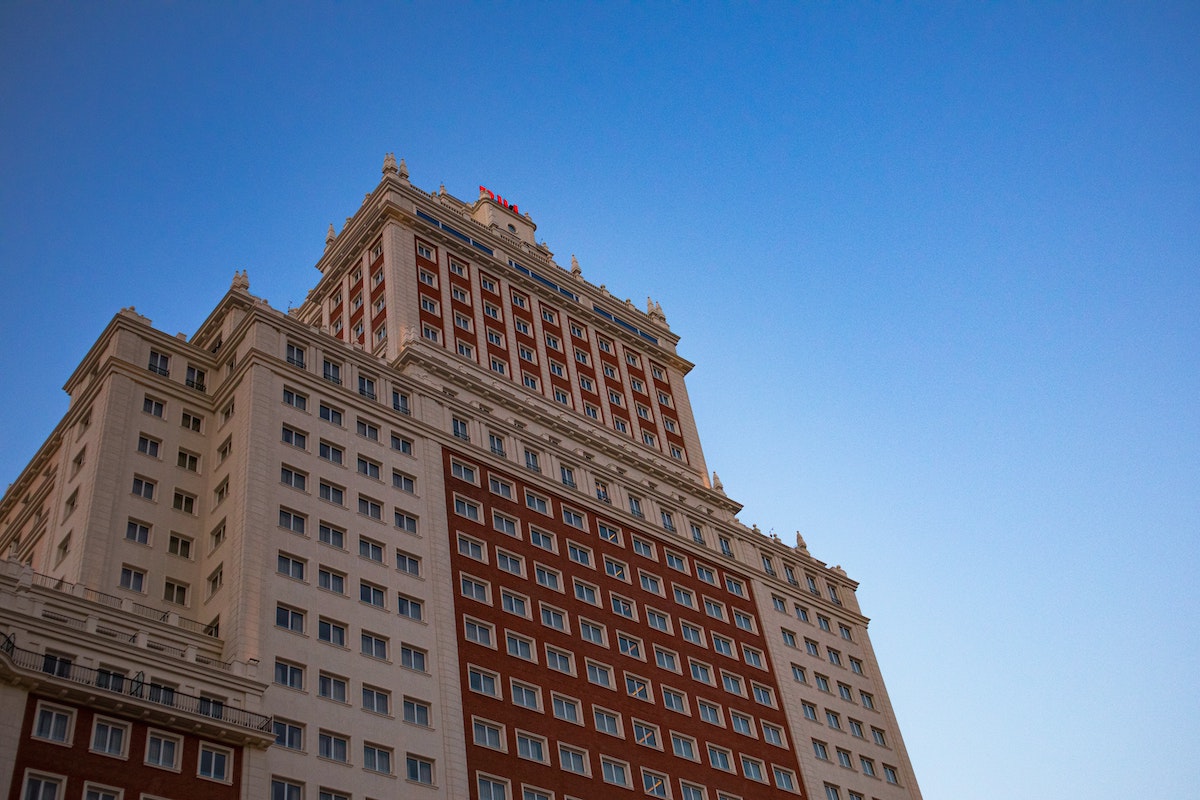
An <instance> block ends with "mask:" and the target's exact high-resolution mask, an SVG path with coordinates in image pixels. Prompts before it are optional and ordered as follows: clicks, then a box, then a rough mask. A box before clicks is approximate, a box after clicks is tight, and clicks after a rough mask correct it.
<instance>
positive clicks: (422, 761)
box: [404, 753, 433, 786]
mask: <svg viewBox="0 0 1200 800" xmlns="http://www.w3.org/2000/svg"><path fill="white" fill-rule="evenodd" d="M404 761H405V773H406V775H407V776H408V779H409V780H410V781H412V782H413V783H421V784H425V785H426V786H432V785H433V761H432V759H428V758H422V757H421V756H415V755H413V754H412V753H409V754H408V755H406V756H405V759H404Z"/></svg>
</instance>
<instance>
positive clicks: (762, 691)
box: [751, 683, 775, 708]
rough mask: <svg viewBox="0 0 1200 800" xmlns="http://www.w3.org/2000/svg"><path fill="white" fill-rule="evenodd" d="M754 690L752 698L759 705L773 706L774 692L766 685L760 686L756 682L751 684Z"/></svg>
mask: <svg viewBox="0 0 1200 800" xmlns="http://www.w3.org/2000/svg"><path fill="white" fill-rule="evenodd" d="M751 687H752V689H753V691H754V700H755V702H757V703H758V704H760V705H764V706H770V707H771V708H774V707H775V693H774V692H773V691H771V689H770V688H769V687H767V686H760V685H759V684H757V683H754V684H751Z"/></svg>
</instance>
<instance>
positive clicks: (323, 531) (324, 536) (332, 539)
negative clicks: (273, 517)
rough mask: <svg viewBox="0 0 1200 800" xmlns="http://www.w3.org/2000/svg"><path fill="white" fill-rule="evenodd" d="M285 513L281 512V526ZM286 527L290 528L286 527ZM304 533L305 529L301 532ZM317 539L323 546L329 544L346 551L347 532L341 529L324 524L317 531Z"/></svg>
mask: <svg viewBox="0 0 1200 800" xmlns="http://www.w3.org/2000/svg"><path fill="white" fill-rule="evenodd" d="M283 513H284V512H282V511H281V512H280V519H281V521H280V524H281V525H282V524H283V522H282V517H283ZM284 527H285V528H286V527H288V526H287V525H284ZM300 532H301V533H303V528H301V530H300ZM317 539H318V540H319V541H320V542H321V544H327V545H329V546H330V547H336V548H337V549H339V550H345V549H346V532H345V531H344V530H342V529H341V528H335V527H334V526H332V525H329V524H328V523H325V522H322V523H321V524H320V526H319V527H318V530H317Z"/></svg>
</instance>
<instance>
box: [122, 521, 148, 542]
mask: <svg viewBox="0 0 1200 800" xmlns="http://www.w3.org/2000/svg"><path fill="white" fill-rule="evenodd" d="M125 539H126V541H130V542H136V543H137V544H147V543H148V542H149V541H150V526H149V525H147V524H146V523H144V522H138V521H137V520H132V519H131V520H129V522H128V524H126V526H125Z"/></svg>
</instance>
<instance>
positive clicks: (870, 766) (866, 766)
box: [812, 739, 900, 785]
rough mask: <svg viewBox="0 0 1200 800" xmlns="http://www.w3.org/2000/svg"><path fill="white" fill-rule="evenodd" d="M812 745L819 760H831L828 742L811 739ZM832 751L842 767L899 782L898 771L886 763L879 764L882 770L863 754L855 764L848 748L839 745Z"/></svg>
mask: <svg viewBox="0 0 1200 800" xmlns="http://www.w3.org/2000/svg"><path fill="white" fill-rule="evenodd" d="M812 747H813V755H815V756H816V757H817V758H818V759H819V760H821V761H831V760H832V758H831V757H830V752H829V751H830V747H829V745H828V743H826V742H822V741H820V740H818V739H813V740H812ZM833 752H834V757H835V758H836V759H837V762H838V766H840V767H843V768H845V769H849V770H855V769H857V770H860V771H861V772H862V774H863V775H864V776H866V777H868V778H877V779H878V778H882V779H883V780H885V781H887V782H888V783H891V784H895V785H899V783H900V776H899V773H897V771H896V768H895V767H893V766H890V765H888V764H883V765H881V766H882V770H880V769H878V768H877V767H876V765H875V760H874V759H872V758H868V757H867V756H863V755H860V756H859V757H858V764H857V766H856V765H855V763H854V755H853V754H852V753H851V752H850V751H849V750H844V749H842V748H840V747H834V748H833ZM881 771H882V775H880V772H881Z"/></svg>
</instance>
